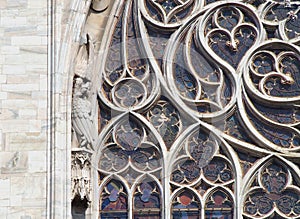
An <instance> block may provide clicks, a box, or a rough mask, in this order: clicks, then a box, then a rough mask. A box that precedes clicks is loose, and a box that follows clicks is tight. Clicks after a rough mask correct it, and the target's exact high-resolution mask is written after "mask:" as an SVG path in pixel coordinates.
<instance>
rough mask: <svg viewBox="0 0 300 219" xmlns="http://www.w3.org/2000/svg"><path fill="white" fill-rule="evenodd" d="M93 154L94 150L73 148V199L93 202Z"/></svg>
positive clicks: (88, 202)
mask: <svg viewBox="0 0 300 219" xmlns="http://www.w3.org/2000/svg"><path fill="white" fill-rule="evenodd" d="M91 156H92V151H89V150H87V149H84V148H80V149H73V150H72V164H71V169H72V177H71V178H72V200H74V198H75V197H78V198H79V199H80V200H81V201H85V202H87V204H90V202H91V199H90V197H91Z"/></svg>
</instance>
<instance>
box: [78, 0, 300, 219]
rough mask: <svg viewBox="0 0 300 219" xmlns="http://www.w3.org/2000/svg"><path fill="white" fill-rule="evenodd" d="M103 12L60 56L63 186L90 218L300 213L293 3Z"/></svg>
mask: <svg viewBox="0 0 300 219" xmlns="http://www.w3.org/2000/svg"><path fill="white" fill-rule="evenodd" d="M103 2H105V0H103ZM91 7H93V4H92V5H91ZM89 10H90V12H89V14H93V13H100V12H95V10H94V9H93V8H91V9H89ZM112 13H113V14H114V16H111V17H110V18H109V19H108V23H107V25H106V26H107V27H106V29H105V32H104V34H103V38H102V40H101V41H97V39H96V38H95V37H94V35H95V30H94V29H93V28H92V29H89V28H91V25H90V26H87V27H86V28H84V31H83V33H82V36H81V38H82V40H81V42H82V43H81V45H80V47H79V50H78V54H77V55H76V63H75V65H74V66H75V67H74V72H75V76H74V83H73V100H72V104H73V108H72V129H73V133H74V134H73V138H72V141H73V145H74V151H73V163H72V170H74V171H73V173H72V174H73V175H72V179H73V184H74V185H73V193H74V197H75V196H78V197H81V199H82V200H83V199H86V200H87V201H88V203H91V204H89V205H88V206H89V207H88V208H89V209H90V211H89V212H90V214H91V215H93V218H107V219H108V218H122V219H123V218H124V219H125V218H139V219H146V218H151V219H156V218H157V219H158V218H174V219H179V218H189V219H196V218H207V219H209V218H227V219H231V218H232V219H233V218H249V219H250V218H262V219H263V218H300V189H299V188H300V187H299V186H300V184H299V183H300V169H299V167H300V130H299V127H300V47H299V43H300V3H299V2H298V1H292V0H281V1H279V0H244V1H242V0H238V1H216V0H206V1H205V0H127V1H125V0H120V1H115V3H114V4H113V7H112ZM87 14H88V13H87ZM87 19H89V18H88V17H87ZM94 26H95V25H94ZM99 45H100V46H99ZM79 152H80V153H81V154H80V153H79ZM84 156H87V158H86V159H85V158H83V157H84ZM81 157H82V158H81ZM79 161H80V162H81V163H80V162H79ZM79 173H80V174H82V175H83V174H84V176H81V175H80V176H79V175H78V174H79ZM76 174H77V175H76ZM85 176H86V178H84V179H85V180H86V181H84V182H85V183H86V185H85V186H83V188H81V187H80V186H81V184H82V183H83V184H84V182H81V181H80V179H81V178H82V177H85ZM80 177H81V178H80ZM79 178H80V179H79ZM77 179H79V180H77ZM76 180H77V181H76ZM87 184H88V185H87Z"/></svg>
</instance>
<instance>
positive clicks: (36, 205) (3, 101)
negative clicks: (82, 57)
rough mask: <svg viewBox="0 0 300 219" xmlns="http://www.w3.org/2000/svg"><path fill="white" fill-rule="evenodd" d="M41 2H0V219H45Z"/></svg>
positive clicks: (44, 63)
mask: <svg viewBox="0 0 300 219" xmlns="http://www.w3.org/2000/svg"><path fill="white" fill-rule="evenodd" d="M48 2H49V1H47V0H0V218H9V219H11V218H18V219H20V218H21V219H34V218H46V216H47V208H46V206H47V201H46V199H47V183H46V182H47V129H48V122H47V110H48V109H47V106H48V104H49V103H48V101H47V95H48V91H47V89H48V66H47V57H48V56H47V48H48V47H47V42H48V37H47V34H48V28H47V27H48V17H47V15H48Z"/></svg>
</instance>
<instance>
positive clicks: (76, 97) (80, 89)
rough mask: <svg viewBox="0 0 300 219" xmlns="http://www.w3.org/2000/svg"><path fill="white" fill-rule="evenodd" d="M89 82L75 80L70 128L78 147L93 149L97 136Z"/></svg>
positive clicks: (79, 79) (81, 79)
mask: <svg viewBox="0 0 300 219" xmlns="http://www.w3.org/2000/svg"><path fill="white" fill-rule="evenodd" d="M90 88H91V82H90V81H89V80H87V79H83V78H80V77H78V78H75V85H74V93H73V108H72V127H73V129H74V131H75V133H76V136H77V138H78V141H79V143H80V147H83V148H88V149H93V143H94V141H95V138H96V136H97V131H96V127H95V124H94V122H93V115H92V107H91V102H90V100H89V93H90Z"/></svg>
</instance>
